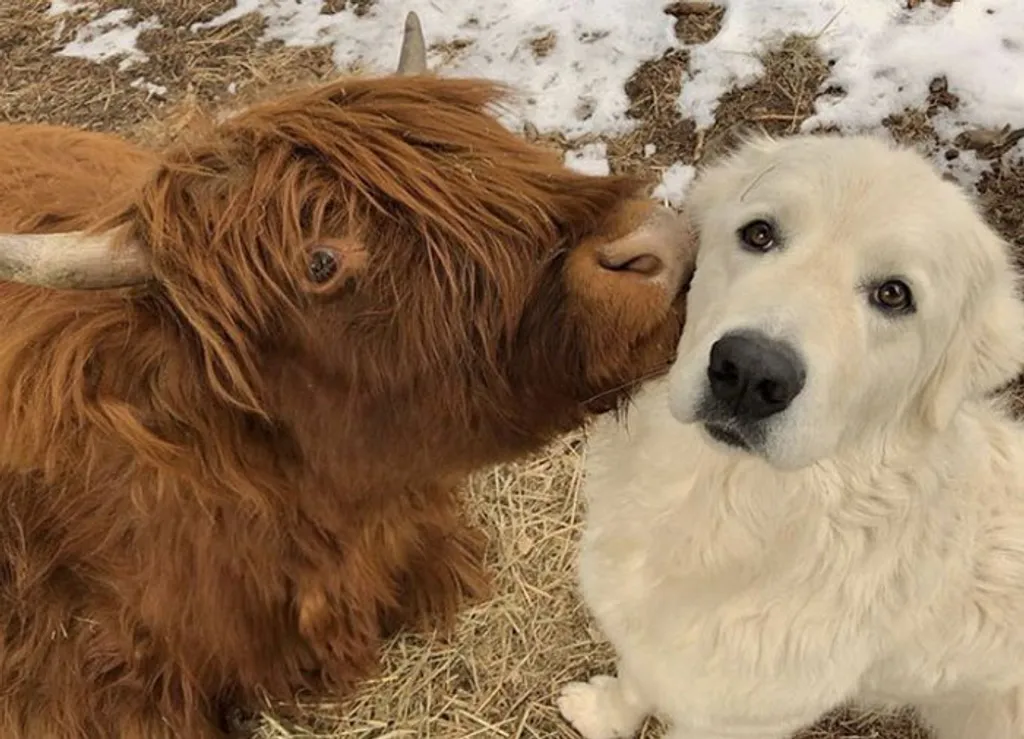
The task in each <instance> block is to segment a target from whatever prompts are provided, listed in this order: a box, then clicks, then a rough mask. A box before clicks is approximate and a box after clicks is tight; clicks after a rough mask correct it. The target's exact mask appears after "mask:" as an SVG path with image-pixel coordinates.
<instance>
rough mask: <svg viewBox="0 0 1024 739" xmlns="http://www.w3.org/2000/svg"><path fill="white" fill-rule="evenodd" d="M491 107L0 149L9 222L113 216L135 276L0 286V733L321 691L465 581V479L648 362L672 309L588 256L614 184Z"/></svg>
mask: <svg viewBox="0 0 1024 739" xmlns="http://www.w3.org/2000/svg"><path fill="white" fill-rule="evenodd" d="M498 95H499V93H498V91H497V90H496V89H495V88H494V87H493V86H492V85H490V84H488V83H484V82H479V81H469V80H461V81H460V80H441V79H431V78H388V79H361V80H346V81H343V82H336V83H332V84H329V85H326V86H323V87H320V88H317V89H313V90H309V91H304V92H301V93H296V94H294V95H292V96H290V97H286V98H284V99H278V100H275V101H271V102H267V103H263V104H261V105H258V106H256V107H254V108H252V109H250V110H249V111H247V112H245V113H242V114H239V115H237V116H235V117H233V118H230V119H228V120H226V121H224V122H222V123H219V124H213V123H210V124H208V125H207V126H205V127H203V128H202V130H199V131H197V132H196V135H195V136H194V138H193V140H191V141H190V143H188V144H183V145H179V146H178V147H177V148H174V149H173V150H171V151H167V152H164V153H160V154H156V153H148V152H145V151H141V150H139V149H136V148H134V147H133V146H131V145H129V144H128V143H126V142H124V141H122V140H120V139H117V138H114V137H111V136H108V135H104V134H95V133H85V132H79V131H72V130H68V129H62V128H56V127H46V126H7V127H3V128H0V231H6V232H22V233H27V232H56V231H65V230H74V229H79V228H86V227H88V228H93V229H99V228H108V227H111V226H114V225H122V224H124V225H126V226H127V229H128V232H129V237H130V238H133V239H135V240H137V241H138V242H139V243H142V244H144V245H145V248H146V249H147V251H148V253H149V256H150V258H151V261H152V264H153V270H154V274H155V279H154V280H153V281H152V282H151V283H149V284H147V285H144V286H140V287H137V288H131V289H118V290H105V291H94V292H73V291H66V292H57V291H52V290H46V289H42V288H37V287H29V286H23V285H15V284H10V283H0V333H2V339H0V387H2V388H3V393H2V394H0V419H2V420H0V460H2V463H0V737H3V739H58V738H59V739H78V738H82V739H85V738H88V739H101V738H102V739H106V738H107V737H110V738H111V739H114V738H117V739H143V738H145V739H160V738H161V737H172V736H175V737H184V738H186V739H212V738H213V737H222V736H224V735H225V733H226V725H225V716H226V715H227V712H228V710H229V709H235V708H239V707H241V708H244V709H246V710H253V709H259V708H260V707H262V706H264V705H266V703H267V702H268V701H269V702H275V703H276V702H277V701H283V702H285V703H287V702H289V701H291V700H293V699H294V698H295V697H296V696H299V695H301V694H303V693H306V694H312V695H314V696H319V697H326V696H335V697H336V696H342V695H344V694H345V692H346V691H348V690H350V689H351V688H352V687H353V686H354V684H355V683H356V681H358V680H359V679H361V678H363V677H364V676H366V675H368V674H370V673H371V672H372V670H373V668H374V666H375V663H376V649H377V647H378V645H379V642H380V640H381V638H382V637H383V636H384V635H386V634H387V633H389V632H390V631H391V630H393V629H395V628H399V627H402V626H406V625H417V624H424V623H429V624H437V623H445V622H446V620H447V619H449V618H450V617H451V616H452V615H453V614H454V613H455V611H456V609H457V607H458V606H459V604H460V602H461V600H462V599H463V598H464V597H466V596H478V595H482V594H483V593H484V592H485V585H486V580H485V576H484V573H483V571H482V569H481V562H480V554H481V545H482V542H481V540H480V537H479V536H478V535H477V534H476V533H475V532H474V531H473V530H471V529H469V528H467V527H466V526H465V525H464V524H463V523H462V522H461V521H460V515H459V508H458V502H457V499H456V496H455V492H456V486H457V485H458V484H460V482H461V481H462V480H463V479H464V478H465V476H466V474H467V473H468V472H470V471H471V470H474V469H476V468H479V467H480V466H482V465H489V464H493V463H498V462H502V461H505V460H509V459H512V458H514V457H516V456H518V455H521V454H524V453H526V452H529V451H531V450H535V449H537V448H538V447H540V446H541V445H543V444H545V443H547V442H548V441H549V440H551V439H552V438H553V437H554V436H555V435H556V434H559V433H561V432H564V431H567V430H569V429H571V428H573V427H576V426H578V425H580V424H581V423H583V422H584V421H585V419H586V417H587V415H588V413H590V412H591V411H594V410H604V409H607V408H611V407H614V406H615V405H616V404H617V403H619V402H621V400H622V398H623V395H624V392H625V389H626V388H628V386H629V385H630V383H632V382H633V381H635V380H636V379H638V378H640V377H642V376H644V375H646V374H648V373H651V372H654V371H657V370H658V369H659V368H661V367H662V366H663V365H664V363H665V362H666V360H668V359H669V358H670V355H671V353H672V351H673V350H674V345H675V340H676V337H677V336H678V333H679V330H680V324H681V320H682V310H681V304H680V299H678V298H675V296H668V295H666V294H665V293H664V290H661V289H659V288H657V287H656V286H655V285H653V284H652V283H651V282H650V281H645V280H642V279H638V276H637V275H635V274H628V273H620V272H614V271H609V270H608V269H604V268H602V267H601V265H600V264H599V261H600V260H599V256H598V248H599V246H600V245H602V244H605V243H607V242H608V241H609V240H610V239H614V238H618V237H620V236H622V235H623V234H625V233H627V232H628V231H629V230H631V229H632V228H634V227H635V226H636V225H637V224H638V223H639V221H640V220H641V219H642V218H643V217H644V216H645V214H646V213H647V210H648V208H649V204H648V203H647V202H646V201H644V200H641V199H639V198H637V196H636V194H637V184H636V183H635V182H632V181H629V180H626V179H623V178H615V177H606V178H595V177H586V176H583V175H580V174H575V173H573V172H570V171H568V170H566V169H565V168H564V167H563V166H562V164H561V162H560V160H559V158H558V157H557V156H555V155H553V154H551V153H548V152H546V151H544V150H541V149H538V148H534V147H532V146H530V145H528V144H526V143H524V142H523V141H521V140H519V139H518V138H516V137H515V136H513V135H511V134H510V133H509V132H508V131H506V130H505V129H504V128H503V127H502V126H501V125H499V124H498V123H497V122H496V121H495V120H494V119H493V118H492V117H491V115H490V114H489V113H488V110H487V108H488V106H489V105H490V104H491V103H493V102H495V101H496V100H497V99H498ZM314 249H326V250H328V253H329V254H331V255H333V256H335V257H336V258H338V259H339V260H340V261H339V262H338V263H337V271H336V272H335V274H334V275H333V277H332V278H331V279H329V280H328V282H327V283H326V284H317V283H314V282H312V281H311V279H310V277H309V276H308V264H309V262H310V259H311V253H312V250H314ZM674 298H675V302H674V303H673V299H674ZM595 399H599V401H595Z"/></svg>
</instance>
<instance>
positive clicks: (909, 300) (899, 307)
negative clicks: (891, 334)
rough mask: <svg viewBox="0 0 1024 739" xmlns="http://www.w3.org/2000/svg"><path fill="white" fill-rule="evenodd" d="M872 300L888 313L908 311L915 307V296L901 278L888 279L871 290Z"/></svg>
mask: <svg viewBox="0 0 1024 739" xmlns="http://www.w3.org/2000/svg"><path fill="white" fill-rule="evenodd" d="M871 302H872V303H873V304H874V305H875V306H876V307H878V308H880V309H882V310H884V311H886V312H888V313H906V312H908V311H911V310H913V308H914V296H913V294H912V293H911V292H910V288H909V287H907V283H905V282H902V281H901V280H887V281H885V282H883V283H881V284H880V285H878V286H877V287H876V288H875V289H874V290H872V291H871Z"/></svg>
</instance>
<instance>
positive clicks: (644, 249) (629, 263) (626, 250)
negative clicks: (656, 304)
mask: <svg viewBox="0 0 1024 739" xmlns="http://www.w3.org/2000/svg"><path fill="white" fill-rule="evenodd" d="M696 258H697V239H696V236H695V234H694V232H693V227H692V225H691V224H690V221H689V220H688V219H687V218H686V216H684V215H682V214H679V213H675V212H673V211H672V210H670V209H669V208H666V207H664V206H660V205H659V206H655V207H654V208H653V209H652V210H651V212H650V213H649V215H648V217H647V220H646V221H645V222H644V223H643V225H641V226H640V227H639V228H637V229H636V230H635V231H633V232H632V233H630V234H629V235H627V236H625V237H624V238H621V239H618V240H617V241H613V242H611V243H609V244H606V245H604V246H603V247H602V248H601V250H600V254H599V256H598V261H599V263H600V265H601V266H602V267H603V268H604V269H606V270H610V271H613V272H620V273H632V274H638V275H641V276H643V277H645V278H648V279H652V280H655V281H656V282H658V283H659V284H662V285H664V287H665V288H666V289H667V290H668V292H669V293H670V294H674V293H676V292H677V291H679V290H682V289H683V288H685V287H686V286H687V285H688V284H689V282H690V278H691V277H693V271H694V264H695V262H696Z"/></svg>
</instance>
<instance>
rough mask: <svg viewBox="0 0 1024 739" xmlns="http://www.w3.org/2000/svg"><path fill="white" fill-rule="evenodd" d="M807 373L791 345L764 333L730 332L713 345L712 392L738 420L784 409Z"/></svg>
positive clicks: (771, 413)
mask: <svg viewBox="0 0 1024 739" xmlns="http://www.w3.org/2000/svg"><path fill="white" fill-rule="evenodd" d="M806 374H807V373H806V370H805V368H804V363H803V362H802V361H800V357H798V356H797V354H796V352H795V351H793V349H792V348H790V347H789V346H788V345H787V344H784V343H782V342H781V341H776V340H774V339H770V338H768V337H767V336H765V335H764V334H761V333H757V332H753V331H736V332H733V333H728V334H726V335H725V336H723V337H722V338H721V339H719V340H718V341H716V342H715V343H714V345H713V346H712V347H711V358H710V361H709V362H708V380H709V381H710V383H711V393H712V394H713V395H714V396H715V398H717V399H718V400H719V401H721V402H722V403H724V404H725V406H726V407H727V408H728V409H729V410H730V411H732V412H733V413H734V414H735V415H736V417H737V419H739V420H748V421H757V420H760V419H762V418H767V417H768V416H771V415H774V414H775V413H779V412H780V411H783V410H785V409H786V408H787V407H788V406H789V404H790V403H791V402H793V398H795V397H796V396H797V395H799V394H800V391H801V390H803V387H804V379H805V377H806Z"/></svg>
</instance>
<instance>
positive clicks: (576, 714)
mask: <svg viewBox="0 0 1024 739" xmlns="http://www.w3.org/2000/svg"><path fill="white" fill-rule="evenodd" d="M558 710H559V712H560V713H561V714H562V717H563V718H564V719H565V720H566V721H568V722H569V723H570V724H572V725H573V728H575V729H576V731H578V732H579V733H580V734H581V735H582V736H583V737H584V739H628V737H630V736H632V735H633V733H634V732H635V731H636V729H637V726H638V725H639V723H640V719H641V718H642V716H637V713H636V711H634V710H632V709H631V708H630V707H629V706H628V705H627V704H626V702H625V701H624V700H623V697H622V694H621V691H620V689H619V681H618V679H617V678H614V677H611V676H609V675H595V676H594V677H592V678H590V681H589V682H585V683H568V684H567V685H565V686H564V687H563V688H562V692H561V695H559V696H558Z"/></svg>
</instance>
